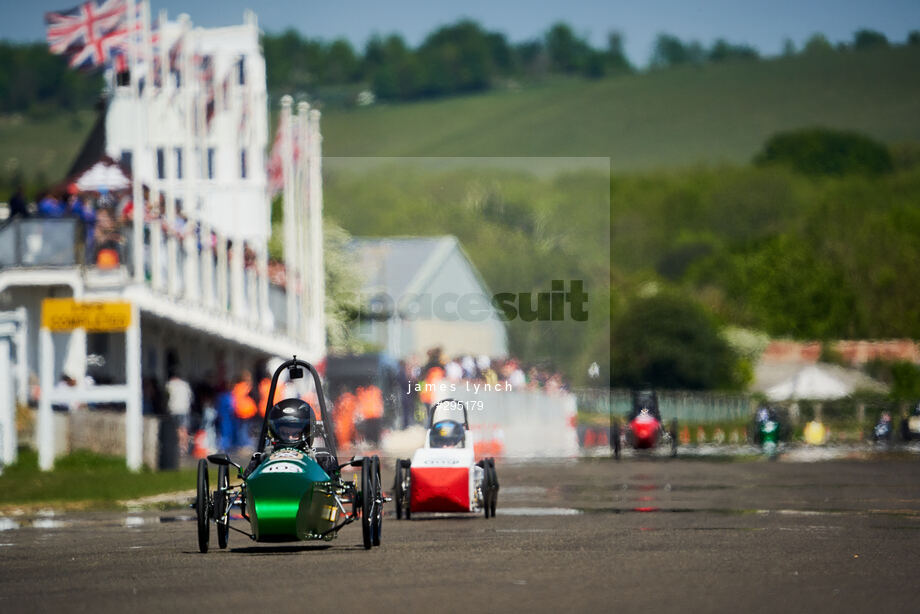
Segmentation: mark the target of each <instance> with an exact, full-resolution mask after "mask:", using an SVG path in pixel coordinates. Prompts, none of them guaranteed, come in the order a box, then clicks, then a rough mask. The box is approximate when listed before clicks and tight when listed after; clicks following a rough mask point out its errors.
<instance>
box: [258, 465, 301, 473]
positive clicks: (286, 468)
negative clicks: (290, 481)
mask: <svg viewBox="0 0 920 614" xmlns="http://www.w3.org/2000/svg"><path fill="white" fill-rule="evenodd" d="M262 473H303V469H301V468H300V467H298V466H297V465H295V464H294V463H272V464H270V465H268V466H267V467H265V469H263V470H262Z"/></svg>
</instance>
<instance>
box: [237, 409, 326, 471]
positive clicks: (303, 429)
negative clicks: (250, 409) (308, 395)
mask: <svg viewBox="0 0 920 614" xmlns="http://www.w3.org/2000/svg"><path fill="white" fill-rule="evenodd" d="M313 435H314V422H313V408H312V407H310V404H309V403H307V402H306V401H303V400H301V399H284V400H283V401H279V402H278V403H275V404H274V405H273V406H272V408H271V409H270V410H269V411H268V436H269V439H270V440H271V444H272V448H273V449H275V450H277V449H279V448H297V449H299V450H303V451H305V452H306V453H307V454H308V455H309V456H310V457H311V458H313V450H312V448H313ZM264 456H265V455H263V454H262V453H260V452H256V453H254V454H253V455H252V459H251V460H250V461H249V466H247V467H246V471H245V472H244V473H243V475H244V476H248V475H249V474H251V473H252V472H253V471H255V469H256V467H258V466H259V463H261V462H262V459H263V458H264Z"/></svg>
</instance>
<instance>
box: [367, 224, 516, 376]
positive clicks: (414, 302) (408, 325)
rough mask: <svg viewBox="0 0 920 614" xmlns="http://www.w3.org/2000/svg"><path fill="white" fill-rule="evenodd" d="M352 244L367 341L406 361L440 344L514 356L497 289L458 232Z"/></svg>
mask: <svg viewBox="0 0 920 614" xmlns="http://www.w3.org/2000/svg"><path fill="white" fill-rule="evenodd" d="M350 248H351V249H352V250H354V253H355V259H356V261H357V264H358V266H359V268H360V270H361V273H362V278H363V285H362V290H361V292H362V297H361V298H362V305H363V309H362V314H361V317H360V319H359V321H358V323H357V331H356V333H357V335H358V337H359V338H360V339H361V340H363V341H365V342H367V343H370V344H372V345H374V346H376V347H378V348H379V349H380V350H382V351H385V352H386V353H388V354H390V355H392V356H397V357H401V358H402V357H407V356H412V355H415V356H418V357H420V358H423V357H424V356H425V353H426V352H427V350H429V349H430V348H432V347H437V346H439V347H441V348H442V349H443V350H444V352H445V353H446V355H447V356H455V355H459V354H466V353H469V354H476V355H479V354H486V355H488V356H506V355H507V354H508V334H507V331H506V329H505V324H504V322H503V321H502V320H501V318H500V317H499V314H498V311H497V310H496V308H495V307H494V306H493V305H492V292H491V291H490V290H489V288H488V286H487V285H486V283H485V281H484V280H483V279H482V277H481V276H480V274H479V272H478V271H477V270H476V267H475V266H473V264H472V262H471V261H470V259H469V257H468V256H467V254H466V253H465V252H464V250H463V247H462V246H461V245H460V242H459V241H458V240H457V238H456V237H453V236H441V237H393V238H356V239H354V240H353V241H352V242H351V243H350Z"/></svg>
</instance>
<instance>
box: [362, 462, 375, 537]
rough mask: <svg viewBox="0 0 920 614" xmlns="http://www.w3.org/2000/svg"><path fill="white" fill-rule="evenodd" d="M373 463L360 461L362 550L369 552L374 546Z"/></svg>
mask: <svg viewBox="0 0 920 614" xmlns="http://www.w3.org/2000/svg"><path fill="white" fill-rule="evenodd" d="M372 465H373V462H372V461H371V459H369V458H367V457H364V458H363V459H361V535H362V537H363V539H364V549H365V550H370V549H371V547H372V546H373V545H374V527H373V519H372V516H373V514H374V504H373V500H374V479H373V477H372V476H371V470H372Z"/></svg>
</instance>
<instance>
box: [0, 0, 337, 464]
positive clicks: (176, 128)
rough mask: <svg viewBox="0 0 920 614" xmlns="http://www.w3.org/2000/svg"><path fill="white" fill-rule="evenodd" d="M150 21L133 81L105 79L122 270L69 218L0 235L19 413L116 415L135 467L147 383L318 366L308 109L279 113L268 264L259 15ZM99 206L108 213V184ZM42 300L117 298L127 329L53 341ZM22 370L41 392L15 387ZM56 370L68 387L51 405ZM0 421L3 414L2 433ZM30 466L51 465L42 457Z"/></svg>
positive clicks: (318, 243)
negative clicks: (88, 409)
mask: <svg viewBox="0 0 920 614" xmlns="http://www.w3.org/2000/svg"><path fill="white" fill-rule="evenodd" d="M141 8H143V9H144V10H146V6H145V5H142V7H141ZM146 23H149V22H145V24H146ZM154 24H155V27H153V28H152V27H151V26H149V25H144V28H143V30H144V31H145V33H148V34H149V32H150V30H151V29H155V31H156V37H153V36H145V37H144V39H145V41H147V42H146V44H145V45H143V46H142V51H140V52H139V53H138V54H137V56H136V57H132V58H130V63H129V68H130V69H132V70H131V78H130V79H126V78H124V77H125V75H122V76H118V75H112V78H111V81H110V83H111V85H110V92H109V102H108V107H107V110H106V117H105V139H104V153H105V154H106V155H107V156H108V157H110V158H112V159H114V160H118V161H121V162H122V165H123V167H124V168H125V169H126V170H129V171H130V172H131V180H132V187H131V189H130V191H128V194H127V195H126V194H124V193H122V194H121V195H120V199H121V200H120V205H119V206H118V208H117V210H115V211H113V213H114V214H116V223H118V224H119V233H120V237H121V243H120V245H119V246H118V247H117V248H116V250H118V251H120V256H119V257H118V259H117V264H116V266H106V267H102V266H99V265H100V262H102V261H101V260H99V259H97V255H96V252H95V251H92V252H91V250H90V243H89V240H88V239H87V240H86V243H85V244H84V229H83V228H82V227H81V226H80V224H79V222H78V221H77V220H75V219H73V218H61V219H36V218H30V219H25V220H15V221H13V222H12V223H10V224H8V225H6V226H4V227H2V228H0V312H12V311H14V310H17V309H18V308H24V310H25V318H24V322H25V323H24V324H23V326H24V333H23V334H22V335H20V338H22V339H23V340H24V342H23V343H22V344H17V345H16V348H15V352H14V354H12V358H13V360H14V362H15V363H16V369H15V370H14V372H15V373H17V374H20V375H17V376H16V378H15V379H14V381H13V383H12V385H13V387H14V389H15V390H17V391H20V392H19V393H18V395H17V397H18V401H19V402H21V403H25V402H27V401H29V400H32V401H35V400H36V397H38V404H39V412H38V414H39V417H38V420H39V430H40V431H41V430H42V429H45V430H47V427H48V424H49V423H50V420H51V419H50V418H49V416H50V412H51V405H53V404H55V403H57V404H60V402H62V398H63V397H62V396H61V395H63V396H64V397H67V399H80V400H82V402H96V403H105V402H112V403H116V404H118V403H123V404H124V407H125V408H126V412H127V419H126V423H127V424H128V431H129V433H128V434H127V437H126V441H127V443H126V446H127V448H128V450H127V456H128V464H129V466H131V467H133V468H137V467H139V463H140V456H139V453H136V451H135V452H132V450H131V448H132V445H137V442H138V441H139V440H140V438H141V435H140V434H139V433H138V432H136V431H137V429H139V428H141V427H140V426H139V425H140V424H141V423H142V422H141V420H140V419H139V415H140V411H141V407H142V405H143V404H144V403H146V398H145V397H144V389H145V386H146V382H147V381H152V382H159V383H162V382H164V381H165V379H166V377H167V374H168V371H175V372H177V373H178V374H179V375H180V376H181V377H183V378H184V379H186V380H190V381H196V380H205V379H208V380H212V381H215V380H221V381H229V380H231V379H232V377H233V375H234V374H235V373H237V372H238V371H239V370H241V369H249V370H251V369H252V366H253V365H254V364H256V363H257V362H259V361H264V360H265V359H268V358H271V357H290V356H291V355H292V354H296V355H297V356H298V357H299V358H303V359H306V360H309V361H311V362H318V361H320V360H322V358H323V357H324V356H325V354H326V339H325V317H324V308H323V306H324V303H325V294H324V293H325V289H324V276H323V262H322V236H323V235H322V178H321V166H320V159H321V149H320V143H321V136H320V131H319V119H320V118H319V113H318V111H315V110H314V111H311V110H310V109H309V108H308V107H307V106H306V105H305V104H303V103H301V104H300V105H298V107H297V108H296V113H294V112H293V110H292V108H291V101H290V99H289V98H287V97H286V99H285V100H283V101H282V108H281V117H282V122H283V125H284V126H286V128H287V129H286V130H285V131H284V133H283V135H281V136H279V137H278V144H279V145H280V148H279V149H280V150H281V151H286V152H288V155H287V156H286V157H285V156H283V155H282V159H281V162H282V166H283V171H284V177H283V179H284V207H285V235H286V240H285V242H284V256H283V260H284V262H283V263H271V264H270V263H269V257H268V241H269V237H270V234H271V196H272V195H271V193H270V190H269V185H268V183H269V182H268V175H267V171H266V166H267V164H266V162H267V156H268V152H267V149H268V144H269V119H268V96H267V91H266V81H265V60H264V57H263V55H262V51H261V47H260V42H259V35H260V32H259V28H258V24H257V21H256V18H255V15H254V14H253V13H251V12H247V14H246V15H245V16H244V21H243V23H242V24H241V25H238V26H231V27H224V28H212V29H203V28H196V27H193V25H192V24H191V21H190V20H189V18H188V17H187V16H184V15H183V16H180V17H179V19H178V20H176V21H169V20H168V19H167V18H166V15H165V14H161V15H160V16H159V17H158V19H156V20H155V21H154ZM154 41H156V44H154ZM141 83H143V85H142V86H141ZM101 153H103V152H100V154H101ZM71 179H72V178H71ZM92 198H98V200H99V202H100V203H102V202H105V200H106V198H107V195H106V190H105V188H104V187H101V188H100V190H99V193H97V194H94V195H93V196H92ZM129 199H130V201H131V202H133V203H134V206H133V214H131V213H130V206H129V207H126V206H125V205H126V202H127V201H128V200H129ZM113 200H114V201H117V200H118V198H116V199H113ZM109 202H112V201H109ZM139 213H142V214H139ZM98 224H99V222H97V227H98ZM97 235H98V233H97ZM95 243H96V244H95V246H94V248H93V249H94V250H98V249H99V247H100V246H99V245H98V240H97V241H96V242H95ZM270 277H271V278H270ZM273 281H274V282H275V283H273ZM51 297H56V298H73V299H76V300H77V301H80V302H103V303H104V302H121V303H124V302H128V303H130V304H131V308H132V310H133V313H134V314H136V317H133V318H132V322H131V325H130V327H129V329H128V330H127V331H126V332H125V333H124V334H122V333H89V334H88V333H87V332H86V331H85V330H81V329H79V328H78V329H76V330H74V331H73V332H70V333H61V332H58V333H53V332H51V331H50V330H48V329H47V328H44V327H43V325H42V317H41V314H42V301H43V299H45V298H51ZM123 337H124V338H126V339H127V343H126V342H125V341H124V339H123ZM18 345H24V346H25V347H18ZM4 347H6V346H4ZM135 362H139V363H140V364H134V363H135ZM23 363H24V366H23ZM23 373H29V375H28V376H27V377H28V378H29V380H30V382H31V383H32V384H35V383H36V382H40V387H35V386H32V387H29V386H27V385H26V383H25V382H20V381H18V380H21V379H23V376H22V375H21V374H23ZM64 375H66V376H67V377H68V378H70V379H72V380H73V381H75V382H76V384H75V386H74V389H73V390H65V391H64V392H63V393H60V394H59V393H58V392H57V391H56V390H55V389H56V388H58V386H57V384H56V383H57V382H59V381H61V380H62V376H64ZM87 375H90V376H92V377H91V378H87ZM253 375H254V377H256V379H258V378H261V377H262V374H261V373H254V374H253ZM93 380H95V382H96V384H95V385H94V384H93ZM142 382H143V383H142ZM24 396H25V397H27V398H23V397H24ZM29 397H31V398H29ZM3 403H4V401H3V400H2V399H0V404H3ZM7 414H9V408H6V407H0V422H3V417H4V416H6V415H7ZM2 428H3V424H0V429H2ZM132 429H134V431H135V432H131V430H132ZM43 436H44V437H49V435H47V433H45V435H41V434H39V435H38V439H39V440H40V441H39V444H40V446H41V438H42V437H43ZM40 457H41V458H40V462H41V464H42V467H43V468H50V466H51V465H52V464H53V455H52V456H51V457H50V458H49V457H48V454H47V453H45V454H44V455H43V456H42V455H41V454H40Z"/></svg>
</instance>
